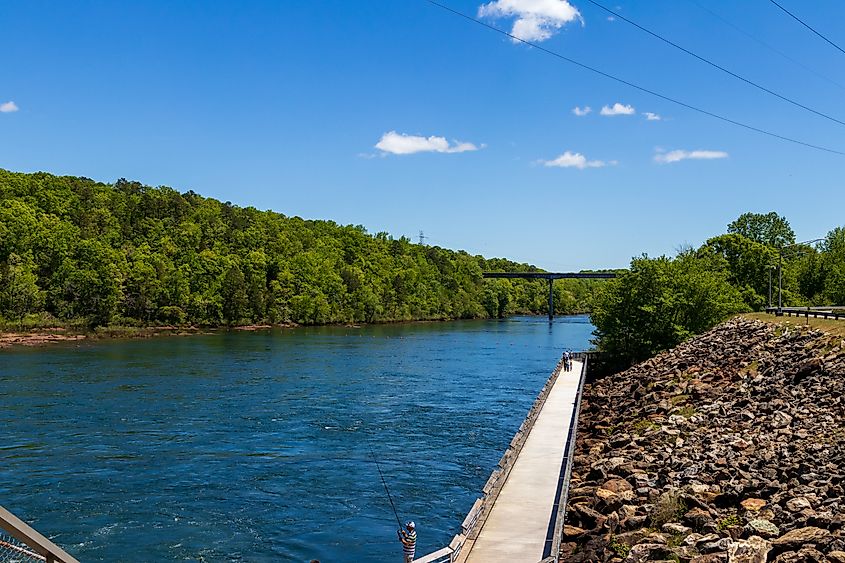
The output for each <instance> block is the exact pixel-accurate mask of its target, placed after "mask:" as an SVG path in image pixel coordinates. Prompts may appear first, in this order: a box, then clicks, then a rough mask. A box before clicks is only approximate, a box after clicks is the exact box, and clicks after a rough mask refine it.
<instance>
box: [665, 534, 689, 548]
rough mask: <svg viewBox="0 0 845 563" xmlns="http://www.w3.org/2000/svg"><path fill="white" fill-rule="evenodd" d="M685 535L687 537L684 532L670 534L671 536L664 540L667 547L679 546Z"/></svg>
mask: <svg viewBox="0 0 845 563" xmlns="http://www.w3.org/2000/svg"><path fill="white" fill-rule="evenodd" d="M685 537H687V536H686V535H685V534H672V537H671V538H669V539H668V540H666V545H667V546H668V547H679V546H680V545H681V544H682V543H683V542H684V538H685Z"/></svg>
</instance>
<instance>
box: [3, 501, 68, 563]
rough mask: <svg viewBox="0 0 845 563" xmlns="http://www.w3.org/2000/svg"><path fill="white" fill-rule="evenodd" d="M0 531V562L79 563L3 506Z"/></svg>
mask: <svg viewBox="0 0 845 563" xmlns="http://www.w3.org/2000/svg"><path fill="white" fill-rule="evenodd" d="M0 530H2V532H0V562H6V561H9V562H12V561H14V562H21V563H23V562H30V561H33V562H35V561H38V562H42V561H45V562H46V563H79V561H77V560H76V559H75V558H74V557H72V556H71V555H68V554H67V553H66V552H65V550H63V549H62V548H61V547H59V546H57V545H56V544H54V543H53V542H51V541H50V540H48V539H47V538H45V537H44V536H42V535H41V534H39V533H38V532H37V531H35V530H33V529H32V528H31V527H30V526H29V525H28V524H27V523H26V522H24V521H23V520H21V519H20V518H18V517H17V516H15V515H14V514H12V513H11V512H9V511H8V510H6V509H5V508H3V507H2V506H0Z"/></svg>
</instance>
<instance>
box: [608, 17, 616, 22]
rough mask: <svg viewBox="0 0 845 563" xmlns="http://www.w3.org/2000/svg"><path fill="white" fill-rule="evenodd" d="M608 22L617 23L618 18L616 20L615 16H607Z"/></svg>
mask: <svg viewBox="0 0 845 563" xmlns="http://www.w3.org/2000/svg"><path fill="white" fill-rule="evenodd" d="M607 21H609V22H615V21H616V18H614V17H613V16H607Z"/></svg>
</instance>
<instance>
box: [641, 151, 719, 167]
mask: <svg viewBox="0 0 845 563" xmlns="http://www.w3.org/2000/svg"><path fill="white" fill-rule="evenodd" d="M716 158H728V153H726V152H725V151H705V150H695V151H685V150H674V151H669V152H663V151H662V150H658V152H657V154H656V155H654V161H655V162H659V163H661V164H669V163H671V162H680V161H682V160H713V159H716Z"/></svg>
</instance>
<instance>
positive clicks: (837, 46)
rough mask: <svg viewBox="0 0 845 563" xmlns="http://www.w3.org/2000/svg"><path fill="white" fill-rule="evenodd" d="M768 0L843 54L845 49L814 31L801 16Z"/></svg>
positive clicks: (772, 0) (773, 0)
mask: <svg viewBox="0 0 845 563" xmlns="http://www.w3.org/2000/svg"><path fill="white" fill-rule="evenodd" d="M769 2H771V3H772V4H774V5H775V6H777V7H778V8H780V9H781V10H783V11H784V12H786V13H787V14H789V15H790V16H792V19H794V20H795V21H797V22H798V23H800V24H801V25H803V26H804V27H806V28H807V29H809V30H810V31H812V32H813V33H815V34H816V35H818V36H819V37H821V38H822V39H824V40H825V41H827V42H828V43H830V44H831V45H833V46H834V47H836V48H837V49H838V50H839V51H840V52H841V53H842V54H845V50H843V49H842V47H840V46H839V45H837V44H836V43H834V42H833V41H831V40H830V39H828V38H827V37H825V36H824V35H822V34H821V33H819V32H818V31H816V30H815V29H813V28H812V27H810V25H809V24H807V23H805V22H804V20H802V19H801V18H799V17H798V16H796V15H795V14H793V13H792V12H790V11H789V10H787V9H786V8H784V7H783V6H781V5H780V4H778V3H777V2H775V0H769Z"/></svg>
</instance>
